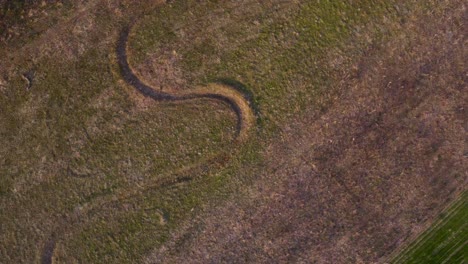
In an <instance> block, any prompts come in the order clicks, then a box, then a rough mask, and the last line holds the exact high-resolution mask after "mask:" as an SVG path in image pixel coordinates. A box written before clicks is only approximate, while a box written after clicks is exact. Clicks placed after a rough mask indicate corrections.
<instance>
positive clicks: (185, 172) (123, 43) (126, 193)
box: [41, 23, 255, 264]
mask: <svg viewBox="0 0 468 264" xmlns="http://www.w3.org/2000/svg"><path fill="white" fill-rule="evenodd" d="M132 26H133V23H132V24H130V25H129V26H126V27H124V28H123V29H122V31H121V32H120V36H119V39H118V41H117V47H116V54H117V63H118V65H119V68H120V74H121V76H122V78H123V79H124V80H125V82H126V83H127V84H129V85H131V86H132V87H134V88H135V89H136V90H137V91H138V92H140V93H141V94H143V95H144V96H146V97H149V98H151V99H153V100H155V101H188V100H198V99H209V100H215V101H220V102H223V103H225V104H227V105H228V106H229V107H230V108H231V109H232V111H234V112H235V113H236V116H237V127H236V136H235V139H234V142H233V143H234V144H238V143H241V142H242V141H244V140H245V139H246V138H247V136H248V131H249V128H250V127H251V126H252V125H253V123H254V121H255V117H254V113H253V111H252V107H251V104H250V102H249V99H248V96H247V95H245V94H243V93H241V92H240V91H239V90H238V89H237V88H236V87H233V86H229V85H225V84H219V83H210V84H208V85H207V86H199V87H196V88H195V89H194V90H193V91H189V92H180V93H166V92H162V91H158V90H157V89H155V88H153V87H151V86H149V85H148V84H146V83H145V82H144V81H142V80H141V79H140V78H139V77H138V76H137V75H136V74H135V72H134V71H133V69H132V67H131V65H130V64H129V62H128V57H127V42H128V38H129V35H130V31H131V28H132ZM229 156H230V155H229V154H228V153H224V152H223V153H219V154H218V155H217V156H215V157H212V158H208V159H207V160H206V162H204V163H203V165H206V164H207V163H209V164H210V165H211V166H212V167H215V168H217V167H222V166H223V165H224V164H225V163H226V162H227V160H229ZM205 170H206V168H205V167H204V166H201V165H200V164H198V165H192V166H188V167H185V168H183V169H180V170H178V171H175V172H172V173H170V174H169V175H165V177H162V178H160V179H156V180H153V181H150V182H148V183H147V184H145V186H144V187H141V186H138V187H133V188H129V189H125V190H121V191H118V192H117V193H114V195H112V197H105V198H102V199H98V200H96V201H94V202H93V204H92V205H90V206H88V207H87V208H86V209H85V210H84V212H82V213H83V214H84V215H86V213H87V212H89V211H91V210H93V209H96V208H99V207H102V206H103V205H105V204H108V203H111V202H116V200H115V198H113V197H119V198H118V201H122V200H125V199H127V198H129V197H132V196H134V195H138V194H141V193H142V192H144V191H145V190H148V189H151V188H156V187H166V186H170V185H174V184H177V183H181V182H186V181H189V180H192V179H193V178H194V177H193V176H190V175H195V174H197V173H202V172H203V171H205ZM73 221H76V220H74V219H67V220H65V223H67V222H73ZM65 225H67V224H65ZM67 229H68V228H67ZM61 231H62V232H61V234H59V232H60V231H58V232H57V233H54V234H52V235H51V239H49V240H48V241H47V242H46V244H45V246H44V247H43V251H42V254H41V262H42V263H43V264H50V263H53V259H54V253H55V248H56V246H57V244H58V242H59V240H60V239H55V238H56V237H63V229H62V230H61Z"/></svg>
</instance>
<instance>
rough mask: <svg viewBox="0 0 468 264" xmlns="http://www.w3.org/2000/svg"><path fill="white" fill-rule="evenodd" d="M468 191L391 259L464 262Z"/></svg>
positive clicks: (467, 244) (467, 241)
mask: <svg viewBox="0 0 468 264" xmlns="http://www.w3.org/2000/svg"><path fill="white" fill-rule="evenodd" d="M467 201H468V192H466V191H465V192H464V193H462V194H461V195H460V198H459V199H457V200H456V201H455V202H454V203H453V204H452V205H451V206H450V207H449V208H448V209H447V210H446V211H445V212H443V213H442V214H441V215H440V218H439V220H437V221H436V222H435V223H434V224H433V225H432V226H431V227H429V229H428V230H426V231H424V233H422V234H421V235H420V236H419V237H418V238H417V239H416V240H415V241H414V242H412V243H411V244H410V245H409V246H408V247H407V248H406V249H404V250H403V251H402V252H400V253H399V254H398V255H397V256H396V257H395V258H394V259H392V261H391V263H467V261H468V257H467V255H468V225H467V222H468V221H467V219H468V206H467Z"/></svg>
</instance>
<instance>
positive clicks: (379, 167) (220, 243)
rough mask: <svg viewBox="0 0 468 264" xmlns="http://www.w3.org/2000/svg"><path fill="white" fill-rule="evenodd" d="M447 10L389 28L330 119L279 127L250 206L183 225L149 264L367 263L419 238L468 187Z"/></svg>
mask: <svg viewBox="0 0 468 264" xmlns="http://www.w3.org/2000/svg"><path fill="white" fill-rule="evenodd" d="M455 2H459V3H454V4H453V6H448V7H447V8H446V9H444V10H440V11H438V13H436V14H429V15H427V14H426V15H418V16H415V17H410V18H409V19H408V20H407V21H402V23H401V24H399V25H394V27H395V28H394V29H395V30H396V32H398V33H397V34H395V35H394V36H392V37H390V38H389V40H388V41H387V42H385V43H383V44H378V45H374V46H372V47H371V48H370V49H369V50H368V52H367V53H366V55H364V56H363V57H361V58H359V59H358V60H356V63H355V67H354V68H353V69H346V70H343V71H342V72H340V76H341V78H342V79H341V80H339V81H338V82H339V83H341V84H342V86H341V87H339V89H338V90H340V91H342V92H341V93H340V94H339V96H338V97H337V98H336V99H334V102H333V103H332V104H331V105H330V107H329V108H328V109H327V110H326V111H324V112H322V113H319V112H309V113H307V114H305V115H303V116H302V117H299V118H297V119H296V120H294V121H293V122H292V124H289V125H288V126H284V127H283V132H282V134H281V136H280V137H278V139H282V140H278V141H277V142H276V143H274V144H273V145H272V146H271V147H270V148H269V150H268V151H267V152H266V153H265V156H266V159H267V166H266V167H265V169H264V173H262V174H261V175H259V177H258V181H257V182H256V183H255V184H254V186H253V187H252V188H251V189H250V192H248V193H249V194H248V197H247V198H245V197H244V199H239V200H232V201H229V202H226V203H224V204H222V205H221V206H218V207H217V208H214V209H210V210H207V212H205V213H204V214H203V215H201V216H200V217H199V218H198V219H197V220H193V219H191V220H190V222H187V223H186V224H185V228H182V229H180V230H179V232H178V233H176V234H174V235H173V237H172V239H171V240H170V241H169V243H167V244H166V246H164V247H162V248H161V249H158V250H156V251H155V252H153V254H151V255H150V256H149V257H148V258H147V262H149V263H158V262H161V261H162V260H164V262H174V263H187V262H194V263H207V262H208V263H224V262H229V263H233V262H238V263H245V262H254V263H258V262H261V263H267V262H268V263H271V262H281V263H283V262H284V263H286V262H288V263H290V262H301V263H311V262H316V263H373V262H379V261H384V260H385V258H386V256H388V255H389V254H390V253H391V252H392V251H393V250H395V249H397V248H398V246H400V245H401V244H402V243H403V242H405V240H406V239H408V238H409V237H410V236H412V235H414V234H417V233H419V232H420V231H421V230H422V228H423V227H424V226H425V225H427V223H430V222H431V221H432V220H431V219H433V218H434V217H435V215H436V214H437V212H438V211H439V210H441V209H442V208H443V207H444V205H445V204H447V202H449V201H451V200H453V199H454V197H455V196H456V195H457V194H458V193H459V192H460V191H462V190H464V189H465V188H466V183H467V175H466V171H467V169H468V168H467V163H466V148H465V146H466V128H467V127H466V124H467V121H468V120H467V119H468V118H467V117H468V115H467V113H466V102H467V101H468V98H467V97H468V93H467V92H466V87H467V83H466V82H467V72H466V64H465V61H467V59H468V56H467V53H466V49H464V47H466V44H467V43H466V42H467V41H466V32H465V31H464V26H463V25H464V24H465V23H466V21H467V15H466V6H465V5H464V4H461V1H455ZM343 76H344V77H343Z"/></svg>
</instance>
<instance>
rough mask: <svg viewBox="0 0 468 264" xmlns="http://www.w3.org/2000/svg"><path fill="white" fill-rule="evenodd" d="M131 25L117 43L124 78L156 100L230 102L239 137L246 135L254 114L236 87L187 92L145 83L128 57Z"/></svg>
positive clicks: (213, 87) (205, 88)
mask: <svg viewBox="0 0 468 264" xmlns="http://www.w3.org/2000/svg"><path fill="white" fill-rule="evenodd" d="M130 29H131V27H130V26H129V27H125V28H124V29H123V30H122V31H121V33H120V37H119V40H118V43H117V50H116V53H117V62H118V64H119V67H120V71H121V74H122V77H123V79H124V80H125V81H126V82H127V83H128V84H130V85H131V86H133V87H134V88H135V89H136V90H138V91H139V92H140V93H141V94H143V95H144V96H146V97H150V98H151V99H153V100H155V101H187V100H194V99H203V98H206V99H212V100H217V101H221V102H224V103H226V104H228V105H229V106H230V107H231V109H232V110H233V111H234V112H235V113H236V115H237V119H238V122H237V130H236V132H237V135H236V137H237V138H239V139H243V138H244V137H245V133H246V132H247V131H246V130H248V128H249V127H250V126H251V124H252V120H253V114H252V110H251V108H250V106H249V103H248V101H247V99H246V98H245V96H244V95H243V94H241V93H239V92H238V91H237V90H236V89H234V88H232V87H230V86H226V85H221V84H209V85H208V86H206V87H198V88H197V89H195V91H190V92H186V93H165V92H162V91H158V90H157V89H154V88H153V87H151V86H149V85H147V84H145V83H144V82H143V81H142V80H140V78H138V77H137V76H136V74H135V73H134V72H133V70H132V68H131V66H130V64H129V63H128V58H127V42H128V37H129V34H130Z"/></svg>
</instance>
